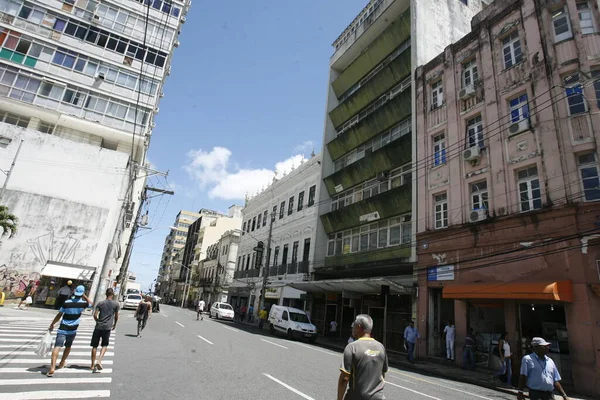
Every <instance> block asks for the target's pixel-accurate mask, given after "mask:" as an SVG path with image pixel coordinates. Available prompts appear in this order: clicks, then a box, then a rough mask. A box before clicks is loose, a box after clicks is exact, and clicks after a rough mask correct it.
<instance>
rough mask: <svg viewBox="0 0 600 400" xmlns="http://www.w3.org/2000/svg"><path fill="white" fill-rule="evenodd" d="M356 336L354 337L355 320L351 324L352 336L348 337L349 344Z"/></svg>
mask: <svg viewBox="0 0 600 400" xmlns="http://www.w3.org/2000/svg"><path fill="white" fill-rule="evenodd" d="M355 340H356V338H355V337H354V322H353V323H352V325H351V326H350V337H349V338H348V344H350V343H352V342H354V341H355Z"/></svg>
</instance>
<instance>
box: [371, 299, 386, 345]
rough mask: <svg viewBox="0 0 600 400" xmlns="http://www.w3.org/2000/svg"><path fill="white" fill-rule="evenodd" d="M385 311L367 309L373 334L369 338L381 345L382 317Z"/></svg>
mask: <svg viewBox="0 0 600 400" xmlns="http://www.w3.org/2000/svg"><path fill="white" fill-rule="evenodd" d="M384 314H385V309H384V308H383V307H369V315H370V316H371V318H372V319H373V332H371V336H372V337H373V338H375V339H376V340H378V341H380V342H382V343H383V316H384Z"/></svg>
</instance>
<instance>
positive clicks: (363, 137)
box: [327, 88, 412, 160]
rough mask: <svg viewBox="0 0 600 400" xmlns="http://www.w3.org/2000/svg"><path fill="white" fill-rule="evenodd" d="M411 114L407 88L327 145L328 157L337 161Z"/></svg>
mask: <svg viewBox="0 0 600 400" xmlns="http://www.w3.org/2000/svg"><path fill="white" fill-rule="evenodd" d="M411 112H412V109H411V90H410V88H408V89H406V90H404V91H403V92H402V93H400V94H398V95H397V96H396V97H394V98H393V99H391V100H389V101H388V102H387V103H386V104H385V105H384V106H382V107H380V108H378V109H377V110H375V111H374V112H373V113H372V114H370V115H368V116H367V117H365V118H364V119H363V120H361V121H360V122H359V123H358V124H356V125H355V126H353V127H352V128H350V129H348V130H347V131H345V132H344V133H342V134H341V135H338V136H337V137H336V138H335V139H333V140H332V141H331V142H329V143H327V150H328V151H329V155H330V156H331V158H332V159H333V160H337V159H338V158H340V157H341V156H343V155H344V154H346V153H348V152H349V151H350V150H352V149H355V148H356V147H358V146H359V145H360V144H362V143H364V142H366V141H367V140H369V139H372V138H373V137H374V136H376V135H377V134H378V133H381V132H383V131H385V130H387V129H390V128H391V127H392V126H394V125H396V124H398V123H399V122H400V121H402V120H405V119H406V118H408V117H409V116H410V114H411Z"/></svg>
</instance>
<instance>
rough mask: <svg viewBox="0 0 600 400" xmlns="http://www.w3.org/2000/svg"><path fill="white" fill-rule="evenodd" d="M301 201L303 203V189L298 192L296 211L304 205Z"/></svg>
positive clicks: (300, 209)
mask: <svg viewBox="0 0 600 400" xmlns="http://www.w3.org/2000/svg"><path fill="white" fill-rule="evenodd" d="M302 203H304V190H303V191H301V192H300V193H298V211H302V207H304V205H303V204H302Z"/></svg>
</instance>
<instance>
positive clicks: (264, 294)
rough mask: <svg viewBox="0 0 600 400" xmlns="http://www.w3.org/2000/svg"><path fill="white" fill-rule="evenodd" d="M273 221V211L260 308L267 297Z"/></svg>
mask: <svg viewBox="0 0 600 400" xmlns="http://www.w3.org/2000/svg"><path fill="white" fill-rule="evenodd" d="M273 222H275V213H271V223H270V224H269V236H268V237H267V260H266V261H265V267H264V270H263V283H262V289H261V290H262V296H261V297H260V310H262V309H263V308H265V298H266V297H267V279H268V278H269V264H270V262H271V236H272V235H273Z"/></svg>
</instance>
